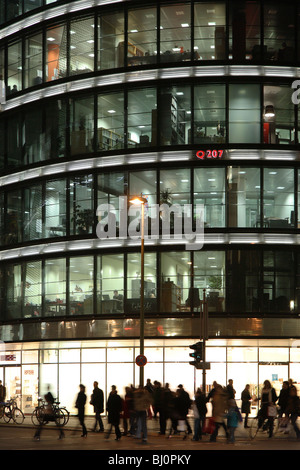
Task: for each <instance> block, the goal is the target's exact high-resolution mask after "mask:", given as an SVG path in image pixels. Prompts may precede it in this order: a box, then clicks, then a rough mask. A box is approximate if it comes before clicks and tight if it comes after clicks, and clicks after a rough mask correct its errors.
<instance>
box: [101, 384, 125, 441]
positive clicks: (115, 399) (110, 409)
mask: <svg viewBox="0 0 300 470" xmlns="http://www.w3.org/2000/svg"><path fill="white" fill-rule="evenodd" d="M106 408H107V413H108V416H107V417H108V423H109V424H110V429H109V430H108V432H107V434H106V436H105V438H106V439H108V438H109V436H110V433H111V431H112V427H113V426H114V428H115V434H116V441H119V440H120V439H121V431H120V427H119V426H120V414H121V413H122V409H123V404H122V398H121V397H120V395H119V394H118V392H117V387H116V386H115V385H112V386H111V392H110V394H109V397H108V400H107V406H106Z"/></svg>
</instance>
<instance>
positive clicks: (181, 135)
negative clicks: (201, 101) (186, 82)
mask: <svg viewBox="0 0 300 470" xmlns="http://www.w3.org/2000/svg"><path fill="white" fill-rule="evenodd" d="M160 106H161V108H160V112H159V116H158V120H159V121H158V125H159V128H160V143H161V145H180V144H187V143H189V142H190V139H191V137H190V136H191V106H192V104H191V89H190V87H187V86H186V87H179V86H178V87H170V88H163V89H162V93H161V96H160ZM155 125H156V124H155Z"/></svg>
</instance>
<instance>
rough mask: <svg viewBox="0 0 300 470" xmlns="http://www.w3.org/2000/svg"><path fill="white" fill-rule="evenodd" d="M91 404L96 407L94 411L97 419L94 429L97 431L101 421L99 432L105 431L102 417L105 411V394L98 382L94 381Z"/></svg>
mask: <svg viewBox="0 0 300 470" xmlns="http://www.w3.org/2000/svg"><path fill="white" fill-rule="evenodd" d="M90 403H91V405H93V407H94V412H95V413H96V421H95V426H94V429H93V431H94V432H96V431H97V423H99V427H100V429H99V431H98V432H103V431H104V425H103V421H102V418H101V413H103V411H104V395H103V391H102V390H101V389H100V388H99V387H98V382H94V390H93V393H92V395H91V401H90Z"/></svg>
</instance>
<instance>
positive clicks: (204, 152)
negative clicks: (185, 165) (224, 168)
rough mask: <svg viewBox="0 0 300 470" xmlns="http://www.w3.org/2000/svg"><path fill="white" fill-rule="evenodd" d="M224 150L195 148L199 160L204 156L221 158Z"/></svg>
mask: <svg viewBox="0 0 300 470" xmlns="http://www.w3.org/2000/svg"><path fill="white" fill-rule="evenodd" d="M223 154H224V150H197V152H196V157H197V158H199V159H200V160H204V158H222V157H223Z"/></svg>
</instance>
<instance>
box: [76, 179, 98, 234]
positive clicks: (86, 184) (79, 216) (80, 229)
mask: <svg viewBox="0 0 300 470" xmlns="http://www.w3.org/2000/svg"><path fill="white" fill-rule="evenodd" d="M70 217H71V229H70V233H71V234H88V233H92V230H93V227H94V222H95V214H94V211H93V177H92V175H84V176H75V177H74V178H71V181H70Z"/></svg>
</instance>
